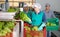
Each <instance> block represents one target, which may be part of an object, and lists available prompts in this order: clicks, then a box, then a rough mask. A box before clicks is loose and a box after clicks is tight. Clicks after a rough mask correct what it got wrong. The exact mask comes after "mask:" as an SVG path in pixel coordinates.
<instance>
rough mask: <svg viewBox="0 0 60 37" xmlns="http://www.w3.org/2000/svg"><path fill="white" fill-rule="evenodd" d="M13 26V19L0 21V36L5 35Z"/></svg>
mask: <svg viewBox="0 0 60 37" xmlns="http://www.w3.org/2000/svg"><path fill="white" fill-rule="evenodd" d="M14 26H15V24H14V22H13V21H0V36H5V35H6V34H7V33H10V32H12V30H11V29H13V28H14Z"/></svg>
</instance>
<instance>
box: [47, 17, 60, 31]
mask: <svg viewBox="0 0 60 37" xmlns="http://www.w3.org/2000/svg"><path fill="white" fill-rule="evenodd" d="M47 22H49V23H54V24H56V26H46V30H47V31H51V30H58V29H59V19H58V18H50V19H48V20H47Z"/></svg>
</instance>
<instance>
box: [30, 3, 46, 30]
mask: <svg viewBox="0 0 60 37" xmlns="http://www.w3.org/2000/svg"><path fill="white" fill-rule="evenodd" d="M33 8H34V12H31V14H30V18H31V21H32V23H31V24H32V26H37V27H39V28H38V30H39V31H40V30H43V27H44V26H45V22H46V19H45V14H44V12H42V11H41V5H40V4H39V3H35V4H34V5H33Z"/></svg>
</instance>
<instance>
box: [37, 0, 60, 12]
mask: <svg viewBox="0 0 60 37" xmlns="http://www.w3.org/2000/svg"><path fill="white" fill-rule="evenodd" d="M36 2H38V3H40V4H41V5H42V10H44V9H45V4H46V3H49V4H50V5H51V9H52V10H54V11H58V12H60V0H36Z"/></svg>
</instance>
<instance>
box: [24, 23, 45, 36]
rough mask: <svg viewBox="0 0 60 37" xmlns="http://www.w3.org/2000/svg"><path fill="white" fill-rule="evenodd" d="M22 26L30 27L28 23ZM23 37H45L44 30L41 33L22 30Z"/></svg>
mask: <svg viewBox="0 0 60 37" xmlns="http://www.w3.org/2000/svg"><path fill="white" fill-rule="evenodd" d="M24 26H28V27H31V25H29V24H28V23H24ZM24 37H46V28H44V29H43V30H42V31H32V30H26V29H25V28H24Z"/></svg>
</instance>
